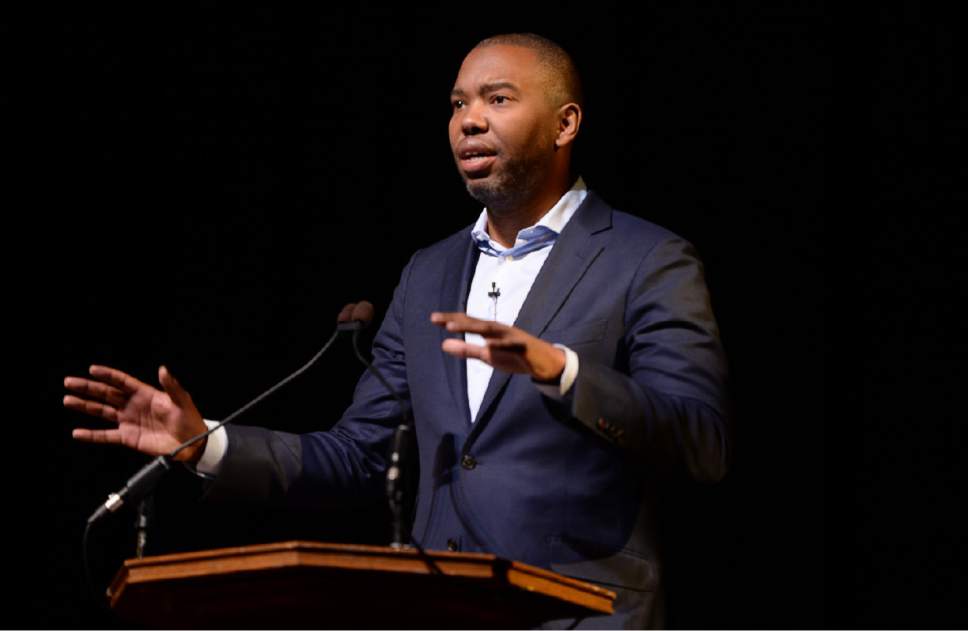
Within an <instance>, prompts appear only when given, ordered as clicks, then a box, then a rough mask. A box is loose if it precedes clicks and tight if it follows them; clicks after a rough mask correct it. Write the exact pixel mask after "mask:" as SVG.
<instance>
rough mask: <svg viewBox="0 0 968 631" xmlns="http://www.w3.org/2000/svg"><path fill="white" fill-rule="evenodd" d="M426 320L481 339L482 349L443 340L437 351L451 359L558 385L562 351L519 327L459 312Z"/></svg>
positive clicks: (562, 369) (451, 330)
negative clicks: (468, 359) (476, 362)
mask: <svg viewBox="0 0 968 631" xmlns="http://www.w3.org/2000/svg"><path fill="white" fill-rule="evenodd" d="M430 321H431V322H433V323H434V324H436V325H438V326H442V327H444V328H445V329H447V330H448V331H450V332H452V333H477V334H478V335H480V336H481V337H483V338H484V341H485V342H486V344H485V345H484V346H480V345H478V344H468V343H467V342H465V341H464V340H458V339H454V338H448V339H446V340H444V343H443V344H442V345H441V348H442V349H443V350H444V352H445V353H449V354H451V355H453V356H454V357H465V358H466V357H473V358H475V359H479V360H481V361H483V362H486V363H488V364H490V365H491V366H493V367H494V368H496V369H498V370H503V371H505V372H517V373H524V374H527V375H531V377H532V378H533V379H534V380H535V381H541V382H546V383H556V382H558V380H559V379H560V378H561V373H562V372H563V371H564V369H565V352H564V351H563V350H561V349H560V348H558V347H556V346H554V345H552V344H549V343H548V342H545V341H544V340H542V339H539V338H537V337H535V336H533V335H530V334H528V333H525V332H524V331H522V330H521V329H519V328H516V327H513V326H508V325H506V324H501V323H500V322H494V321H491V320H479V319H477V318H472V317H470V316H468V315H467V314H465V313H459V312H450V313H440V312H435V313H431V314H430Z"/></svg>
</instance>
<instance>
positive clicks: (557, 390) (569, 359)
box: [533, 344, 578, 400]
mask: <svg viewBox="0 0 968 631" xmlns="http://www.w3.org/2000/svg"><path fill="white" fill-rule="evenodd" d="M555 346H556V347H557V348H560V349H561V350H563V351H565V369H564V370H563V371H562V372H561V379H560V380H559V382H558V383H557V384H554V383H550V384H549V383H537V382H533V383H534V387H535V388H537V389H538V392H540V393H541V394H543V395H545V396H546V397H550V398H552V399H558V400H561V399H564V398H565V397H566V396H567V395H568V392H569V391H570V390H571V387H572V386H573V385H575V379H577V378H578V353H576V352H575V351H573V350H571V349H570V348H568V347H567V346H565V345H564V344H555Z"/></svg>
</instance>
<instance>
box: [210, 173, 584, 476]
mask: <svg viewBox="0 0 968 631" xmlns="http://www.w3.org/2000/svg"><path fill="white" fill-rule="evenodd" d="M587 195H588V189H587V188H586V186H585V182H584V181H583V180H582V179H581V178H578V180H577V181H576V182H575V184H574V186H572V187H571V189H570V190H568V192H566V193H565V194H564V195H562V197H561V199H559V200H558V203H556V204H555V205H554V206H552V207H551V209H550V210H549V211H548V212H547V213H545V214H544V216H543V217H541V219H539V220H538V223H536V224H535V225H534V226H529V228H534V227H535V226H545V227H547V228H550V229H551V230H553V231H554V232H556V233H560V232H561V231H562V230H563V229H564V227H565V225H566V224H567V223H568V221H569V220H570V219H571V218H572V216H573V215H574V214H575V211H576V210H578V207H579V206H580V205H581V203H582V202H583V201H585V197H586V196H587ZM529 228H525V229H524V230H521V231H520V232H519V233H518V234H519V235H520V234H521V233H523V232H525V231H526V230H528V229H529ZM471 235H472V236H471V238H472V239H474V240H475V243H476V242H477V239H485V238H486V239H487V240H488V242H489V245H490V247H489V248H488V250H489V251H491V252H493V253H496V254H497V255H495V254H493V253H492V254H488V253H486V252H483V251H482V252H481V255H480V257H479V258H478V260H477V267H476V268H475V270H474V278H473V280H472V281H471V290H470V294H469V295H468V298H467V315H469V316H471V317H474V318H480V319H482V320H497V321H498V322H501V323H503V324H514V321H515V320H516V319H517V317H518V312H519V311H521V306H522V305H523V304H524V300H525V298H527V296H528V292H530V291H531V286H532V285H534V280H535V278H537V276H538V272H540V271H541V266H542V265H544V262H545V260H547V258H548V255H549V254H550V253H551V248H552V247H554V241H552V242H550V243H549V244H548V245H547V246H546V247H543V248H540V249H537V250H532V251H530V252H527V253H526V254H523V255H521V256H516V257H514V256H501V255H500V254H501V253H502V252H506V251H508V250H509V249H510V248H505V247H504V246H502V245H501V244H500V243H498V242H496V241H494V240H493V239H491V238H490V236H489V235H488V234H487V209H486V208H485V209H484V210H482V211H481V215H480V217H478V219H477V223H476V224H475V225H474V228H473V229H472V231H471ZM475 237H476V238H475ZM524 243H526V242H525V240H523V239H521V238H520V237H519V238H518V239H517V240H516V241H515V243H514V246H513V247H517V246H520V245H523V244H524ZM495 289H496V290H497V291H494V290H495ZM489 292H490V293H497V292H500V293H499V295H497V296H496V299H495V298H494V297H491V296H489V295H488V293H489ZM427 317H428V318H429V317H430V314H427ZM464 339H465V341H467V342H468V343H470V344H481V345H483V344H484V339H483V338H482V337H481V336H480V335H477V334H476V333H467V334H466V335H465V336H464ZM555 346H557V347H558V348H561V349H562V350H563V351H564V352H565V369H564V372H563V373H562V375H561V380H560V382H559V383H558V384H541V383H537V382H535V384H534V385H535V387H536V388H538V390H539V391H540V392H541V393H542V394H544V395H545V396H548V397H551V398H555V399H562V398H564V397H565V396H567V395H568V394H569V391H570V390H571V386H572V385H573V384H574V383H575V378H576V377H577V376H578V355H577V354H576V353H575V352H574V351H572V350H571V349H569V348H567V347H566V346H563V345H561V344H555ZM441 352H443V351H441ZM492 372H494V369H493V368H492V367H491V366H489V365H488V364H486V363H484V362H482V361H481V360H479V359H468V360H467V401H468V404H469V406H470V414H471V421H472V422H473V420H474V418H475V417H476V416H477V411H478V408H480V406H481V400H482V399H483V398H484V392H485V390H487V383H488V381H489V380H490V378H491V373H492ZM205 424H206V425H207V426H208V427H209V429H211V428H212V427H214V426H215V425H218V422H217V421H210V420H207V419H206V420H205ZM227 450H228V434H227V433H226V432H225V429H224V428H220V429H219V430H218V431H216V432H213V433H212V434H210V435H209V437H208V441H207V442H206V444H205V450H204V451H203V452H202V457H201V459H200V460H199V461H198V463H197V464H196V465H195V470H196V471H197V472H198V473H199V474H201V475H203V476H215V475H217V474H218V469H219V465H220V464H221V462H222V458H223V457H224V456H225V452H226V451H227Z"/></svg>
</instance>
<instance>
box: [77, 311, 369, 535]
mask: <svg viewBox="0 0 968 631" xmlns="http://www.w3.org/2000/svg"><path fill="white" fill-rule="evenodd" d="M372 319H373V305H371V304H370V303H368V302H366V301H363V302H360V303H350V304H348V305H346V306H345V307H343V310H342V311H340V313H339V316H338V317H337V319H336V330H335V331H333V334H332V335H331V336H330V338H329V339H328V340H327V341H326V343H325V344H324V345H323V347H322V348H321V349H320V350H319V352H318V353H316V354H315V355H313V357H312V358H311V359H310V360H309V361H308V362H306V363H305V364H304V365H303V366H302V367H301V368H299V369H298V370H296V371H295V372H293V373H292V374H291V375H289V376H288V377H286V378H284V379H282V380H281V381H280V382H279V383H277V384H276V385H274V386H272V387H271V388H269V389H268V390H266V391H265V392H263V393H262V394H260V395H259V396H257V397H256V398H254V399H252V400H251V401H249V402H248V403H246V404H245V405H243V406H242V407H240V408H239V409H237V410H236V411H234V412H232V413H231V414H229V415H228V416H227V417H226V418H225V420H223V421H221V422H220V423H219V424H218V425H216V426H214V427H212V428H211V429H209V430H208V431H205V432H202V433H201V434H198V435H196V436H193V437H192V438H190V439H188V440H186V441H185V442H183V443H182V444H181V445H179V446H178V447H177V448H175V449H174V450H173V451H172V452H171V453H170V454H167V455H163V456H158V457H157V458H155V459H154V460H152V461H151V462H149V463H148V464H147V465H145V466H144V467H142V468H141V470H140V471H138V472H137V473H135V474H134V475H133V476H131V477H130V478H129V479H128V482H127V483H126V484H125V485H124V487H123V488H122V489H121V490H120V491H118V492H116V493H111V494H110V495H109V496H108V499H107V501H105V502H104V503H103V504H101V505H100V506H98V508H97V510H95V511H94V513H93V514H92V515H91V516H90V517H88V519H87V523H88V526H90V525H91V524H93V523H94V522H96V521H98V520H99V519H101V518H102V517H104V516H105V515H107V514H108V513H113V512H115V511H117V510H118V509H119V508H121V507H122V506H123V505H124V504H125V503H127V502H136V501H138V500H140V499H142V498H143V497H145V496H146V495H147V494H148V493H150V492H151V490H152V489H154V488H155V486H156V485H157V484H158V481H159V480H161V478H162V477H164V475H165V473H167V472H168V470H169V469H171V462H172V461H173V460H174V459H175V457H176V456H177V455H178V454H179V453H181V452H182V450H184V449H187V448H188V447H190V446H191V445H194V444H195V443H197V442H198V441H200V440H203V439H204V438H206V437H207V436H208V435H209V434H211V433H213V432H215V431H216V430H218V429H219V428H220V427H223V426H225V425H227V424H228V423H231V422H232V421H234V420H235V419H236V417H238V416H239V415H240V414H242V413H244V412H246V411H247V410H248V409H249V408H251V407H252V406H254V405H256V404H257V403H259V402H260V401H262V400H263V399H265V398H266V397H268V396H269V395H271V394H272V393H274V392H275V391H276V390H278V389H279V388H281V387H282V386H284V385H286V384H287V383H289V382H290V381H292V380H293V379H295V378H296V377H298V376H299V375H301V374H303V373H304V372H306V370H308V369H309V367H310V366H312V365H313V364H315V363H316V360H318V359H319V358H320V357H322V356H323V353H325V352H326V351H327V350H329V347H330V345H332V343H333V342H334V341H335V340H336V338H337V337H338V336H339V334H340V333H342V332H344V331H353V348H354V349H355V348H356V334H357V333H359V331H361V330H362V329H363V328H364V327H365V326H366V325H367V324H369V323H370V321H371V320H372ZM357 355H359V351H357Z"/></svg>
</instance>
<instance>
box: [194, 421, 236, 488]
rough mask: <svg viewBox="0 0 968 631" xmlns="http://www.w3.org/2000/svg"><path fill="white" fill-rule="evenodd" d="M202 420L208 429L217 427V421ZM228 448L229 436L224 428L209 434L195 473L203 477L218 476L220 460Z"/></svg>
mask: <svg viewBox="0 0 968 631" xmlns="http://www.w3.org/2000/svg"><path fill="white" fill-rule="evenodd" d="M204 420H205V425H207V426H208V428H209V429H212V428H213V427H215V426H216V425H218V421H210V420H208V419H204ZM228 447H229V436H228V434H227V433H226V432H225V428H224V427H220V428H218V429H217V430H215V431H214V432H212V433H211V434H209V435H208V441H207V442H206V443H205V451H203V452H202V457H201V458H200V459H199V461H198V462H197V463H196V464H195V471H196V472H198V473H199V474H201V475H203V476H205V477H215V476H216V475H218V469H219V466H220V465H221V464H222V458H224V457H225V452H226V451H227V450H228Z"/></svg>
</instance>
